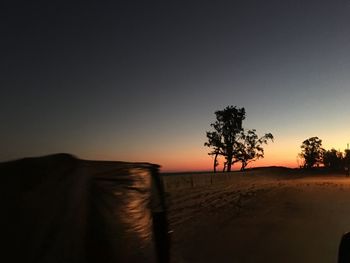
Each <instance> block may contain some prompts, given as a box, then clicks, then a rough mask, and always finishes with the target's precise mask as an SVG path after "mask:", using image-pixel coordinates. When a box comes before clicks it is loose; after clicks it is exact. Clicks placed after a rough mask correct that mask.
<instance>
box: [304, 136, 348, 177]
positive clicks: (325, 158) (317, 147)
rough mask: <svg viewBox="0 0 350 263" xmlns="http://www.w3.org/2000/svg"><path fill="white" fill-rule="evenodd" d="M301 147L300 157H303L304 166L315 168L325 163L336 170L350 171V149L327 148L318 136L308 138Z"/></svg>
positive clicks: (325, 165) (327, 166)
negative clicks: (323, 146)
mask: <svg viewBox="0 0 350 263" xmlns="http://www.w3.org/2000/svg"><path fill="white" fill-rule="evenodd" d="M300 147H301V153H300V154H299V157H300V158H301V159H302V165H301V167H302V168H313V167H318V166H322V165H323V166H324V167H326V168H330V169H334V170H346V171H349V166H350V149H345V150H344V152H341V151H338V150H336V149H334V148H332V149H330V150H326V149H324V148H322V140H321V139H320V138H318V137H311V138H309V139H306V140H305V141H303V143H302V144H301V146H300Z"/></svg>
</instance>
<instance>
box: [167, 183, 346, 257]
mask: <svg viewBox="0 0 350 263" xmlns="http://www.w3.org/2000/svg"><path fill="white" fill-rule="evenodd" d="M169 194H170V211H169V212H170V213H169V218H170V223H171V228H172V229H173V231H174V232H173V234H172V241H173V247H172V259H173V262H247V263H248V262H254V263H256V262H279V263H280V262H284V263H289V262H293V263H294V262H318V263H322V262H325V263H326V262H327V263H328V262H337V253H338V245H339V241H340V238H341V235H342V234H343V233H344V232H347V231H350V179H349V178H345V177H343V176H313V177H311V176H308V177H302V178H296V179H289V178H285V177H281V178H274V177H263V176H261V177H252V178H248V177H244V176H237V179H236V180H235V181H233V182H230V184H217V185H211V186H205V187H198V188H193V189H182V190H173V191H171V192H170V193H169Z"/></svg>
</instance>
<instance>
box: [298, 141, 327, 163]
mask: <svg viewBox="0 0 350 263" xmlns="http://www.w3.org/2000/svg"><path fill="white" fill-rule="evenodd" d="M300 147H301V153H300V157H302V158H303V159H304V168H312V167H314V166H315V165H317V166H318V165H319V164H321V163H322V157H323V153H324V151H325V150H324V149H323V148H322V140H321V139H320V138H318V137H311V138H309V139H306V140H305V141H303V143H302V145H301V146H300Z"/></svg>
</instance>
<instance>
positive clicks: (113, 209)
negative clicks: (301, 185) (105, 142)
mask: <svg viewBox="0 0 350 263" xmlns="http://www.w3.org/2000/svg"><path fill="white" fill-rule="evenodd" d="M158 168H159V166H157V165H153V164H148V163H125V162H100V161H85V160H79V159H76V158H74V157H73V156H71V155H68V154H57V155H51V156H46V157H41V158H26V159H22V160H18V161H12V162H7V163H1V164H0V175H1V195H2V196H1V201H0V204H1V207H2V209H3V211H2V216H1V226H2V228H3V229H2V233H1V239H2V244H5V246H3V247H2V257H3V258H8V259H9V261H8V262H50V263H51V262H52V263H55V262H62V263H63V262H168V261H169V238H168V231H167V220H166V210H165V204H164V192H163V187H162V183H161V181H160V176H159V174H158Z"/></svg>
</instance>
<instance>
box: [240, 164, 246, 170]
mask: <svg viewBox="0 0 350 263" xmlns="http://www.w3.org/2000/svg"><path fill="white" fill-rule="evenodd" d="M246 166H247V163H246V162H242V166H241V171H244V169H245V168H246Z"/></svg>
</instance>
